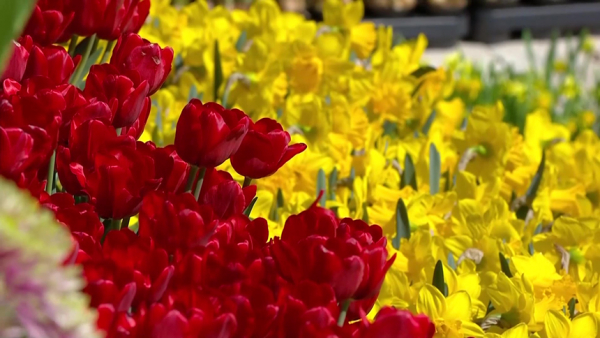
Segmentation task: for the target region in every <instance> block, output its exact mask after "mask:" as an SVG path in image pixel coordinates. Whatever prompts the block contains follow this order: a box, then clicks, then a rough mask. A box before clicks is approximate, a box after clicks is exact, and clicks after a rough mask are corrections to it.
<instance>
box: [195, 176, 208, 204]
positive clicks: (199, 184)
mask: <svg viewBox="0 0 600 338" xmlns="http://www.w3.org/2000/svg"><path fill="white" fill-rule="evenodd" d="M204 174H206V168H200V171H199V173H198V182H197V183H196V189H195V190H194V197H195V198H196V201H197V200H198V199H199V198H200V190H202V183H204Z"/></svg>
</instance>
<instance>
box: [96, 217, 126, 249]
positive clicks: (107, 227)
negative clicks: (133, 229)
mask: <svg viewBox="0 0 600 338" xmlns="http://www.w3.org/2000/svg"><path fill="white" fill-rule="evenodd" d="M102 223H103V224H104V234H103V235H102V239H100V243H101V244H103V243H104V239H106V235H108V233H109V232H110V231H113V230H116V231H119V230H121V220H120V219H106V220H104V222H102Z"/></svg>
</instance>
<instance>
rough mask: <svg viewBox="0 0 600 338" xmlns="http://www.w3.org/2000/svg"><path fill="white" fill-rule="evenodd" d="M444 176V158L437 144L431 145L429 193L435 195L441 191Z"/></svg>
mask: <svg viewBox="0 0 600 338" xmlns="http://www.w3.org/2000/svg"><path fill="white" fill-rule="evenodd" d="M441 176H442V160H441V158H440V153H439V152H438V150H437V148H436V147H435V144H433V143H431V144H430V145H429V193H430V194H431V195H435V194H437V193H438V192H439V191H440V177H441Z"/></svg>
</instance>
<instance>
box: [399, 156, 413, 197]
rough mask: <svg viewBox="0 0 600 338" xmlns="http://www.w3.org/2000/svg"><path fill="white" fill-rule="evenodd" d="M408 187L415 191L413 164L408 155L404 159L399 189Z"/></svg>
mask: <svg viewBox="0 0 600 338" xmlns="http://www.w3.org/2000/svg"><path fill="white" fill-rule="evenodd" d="M407 185H410V186H411V187H412V188H413V189H414V190H415V191H416V190H417V175H416V171H415V164H414V163H413V161H412V158H410V155H409V154H406V156H405V157H404V170H403V171H402V179H401V181H400V188H401V189H402V188H404V187H406V186H407Z"/></svg>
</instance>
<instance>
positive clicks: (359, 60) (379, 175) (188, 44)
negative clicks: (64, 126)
mask: <svg viewBox="0 0 600 338" xmlns="http://www.w3.org/2000/svg"><path fill="white" fill-rule="evenodd" d="M169 3H170V1H169V0H155V1H153V6H152V13H151V17H150V19H149V21H148V23H147V24H146V25H145V27H144V28H143V29H142V32H141V34H142V35H143V36H144V37H146V38H148V39H149V40H151V41H153V42H158V43H160V44H161V45H168V46H172V47H173V49H174V50H175V53H176V60H175V68H174V72H173V74H171V76H170V78H169V80H168V81H167V85H166V86H165V87H164V88H163V89H161V90H160V91H158V92H157V93H156V94H155V95H154V97H153V107H152V112H151V116H150V118H149V121H148V124H147V127H146V132H145V136H144V137H145V138H146V139H152V140H153V141H154V142H156V143H157V144H159V145H166V144H170V143H172V142H173V139H174V132H175V124H176V122H177V119H178V117H179V116H178V114H179V112H181V110H182V108H183V107H184V105H185V104H186V103H187V101H188V100H189V99H190V98H193V97H197V98H201V99H202V100H203V101H213V100H216V101H218V102H222V103H223V104H224V105H225V106H228V107H237V108H240V109H242V110H243V111H245V112H246V113H247V114H248V115H250V116H251V117H252V118H253V119H258V118H262V117H270V118H274V119H277V120H278V121H279V122H280V123H282V125H283V126H284V127H285V128H286V129H287V130H288V131H289V132H290V134H292V140H293V142H304V143H306V144H308V146H309V147H308V149H307V150H306V151H305V152H303V153H302V154H300V155H298V156H296V157H295V158H294V159H292V160H291V161H290V162H289V163H288V164H287V165H285V166H284V167H283V168H282V169H280V170H279V172H277V173H276V174H275V175H273V176H271V177H268V178H266V179H261V180H259V181H258V183H257V184H258V188H259V189H258V192H257V196H258V200H257V202H256V205H255V206H254V209H253V210H252V214H251V216H252V217H259V216H260V217H264V218H266V219H268V221H269V226H270V232H271V235H272V236H278V235H279V234H280V233H281V230H282V227H283V224H284V223H285V220H286V219H287V217H288V216H289V215H291V214H295V213H298V212H301V211H303V210H305V209H306V208H307V207H308V206H309V205H310V204H311V203H312V202H313V201H314V200H315V198H316V196H317V192H318V191H322V190H324V191H325V192H326V193H325V195H324V196H323V197H322V199H321V200H320V203H321V205H323V206H326V207H328V208H331V209H333V210H335V212H336V213H337V214H338V216H339V217H353V218H359V219H363V220H365V221H368V222H370V223H376V224H380V225H381V226H382V228H383V230H384V233H385V234H386V236H387V237H388V239H389V240H388V249H389V251H390V252H391V253H392V254H394V253H395V254H397V257H396V260H395V263H394V265H393V267H392V268H391V270H390V272H389V273H388V276H387V277H386V280H385V282H384V285H383V287H382V292H381V295H380V297H379V299H378V301H377V304H376V306H375V309H374V310H373V311H372V313H371V314H370V315H373V314H375V313H376V312H377V310H378V308H380V307H382V306H385V305H393V306H396V307H398V308H408V309H410V310H412V311H413V312H415V313H425V314H427V315H428V316H430V318H431V319H432V320H433V321H434V322H435V324H436V328H437V332H436V337H452V338H454V337H457V338H458V337H510V338H521V337H523V338H525V337H548V338H565V337H571V338H589V337H597V336H599V330H598V327H597V326H598V320H600V295H599V291H600V284H599V278H600V275H599V272H600V217H599V216H600V208H599V203H600V139H599V138H598V136H597V135H596V134H595V133H594V132H592V131H591V130H590V129H585V128H575V129H574V128H570V127H569V126H565V125H562V124H558V123H556V122H555V119H553V117H554V115H553V113H552V112H551V111H550V109H551V105H550V103H549V102H550V101H549V100H548V99H547V93H545V92H541V93H540V94H536V96H535V98H534V101H535V102H538V104H536V105H535V109H532V110H531V111H527V112H526V114H524V115H523V116H522V119H523V121H522V123H521V124H522V125H521V126H520V128H519V127H517V126H515V125H512V124H509V123H507V122H505V121H507V120H509V121H510V120H511V119H510V118H509V119H507V116H506V111H505V105H503V104H502V103H500V102H493V103H489V104H476V105H474V104H473V102H475V98H477V97H480V96H481V95H480V94H481V92H482V90H485V89H484V88H483V87H484V86H483V83H482V80H481V77H480V76H477V75H472V76H463V77H462V78H460V79H455V73H456V69H457V67H456V65H457V64H464V63H463V62H462V61H461V60H457V61H456V62H455V64H453V63H452V62H450V63H449V65H448V67H447V69H444V68H439V69H434V68H431V67H427V66H423V65H422V64H421V61H420V60H421V56H422V54H423V51H424V50H425V48H426V45H427V41H426V38H425V37H423V36H420V37H419V38H417V39H416V40H415V41H395V40H394V39H393V36H392V30H391V28H390V27H375V26H374V25H373V24H372V23H367V22H362V21H361V20H362V17H363V11H364V9H363V4H362V2H360V1H354V2H345V1H342V0H327V1H326V2H325V4H324V8H323V15H324V21H323V22H322V23H317V22H314V21H309V20H306V19H304V18H303V17H302V16H300V15H298V14H292V13H282V12H281V11H280V9H279V7H278V5H277V4H276V2H274V1H273V0H257V1H255V2H254V3H253V5H252V6H251V8H250V9H249V10H248V11H235V10H234V11H227V10H226V9H224V8H221V7H216V8H212V9H211V8H209V7H208V6H207V4H206V3H205V2H204V1H196V2H193V3H191V4H189V5H187V6H185V7H182V8H175V7H172V6H170V5H169ZM463 74H464V71H463ZM503 90H505V91H510V90H512V92H510V93H512V94H514V95H517V94H518V95H525V94H524V93H525V92H526V91H527V87H523V83H518V82H514V83H511V82H508V81H507V82H506V83H505V86H504V88H503ZM583 115H585V114H583ZM588 115H589V114H588ZM588 119H589V117H588ZM221 169H224V170H230V167H229V164H228V163H225V164H224V165H223V166H222V168H221ZM230 171H231V173H232V174H234V177H236V176H235V173H234V172H233V170H230ZM236 178H238V179H240V181H241V180H242V179H243V178H242V177H236Z"/></svg>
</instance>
